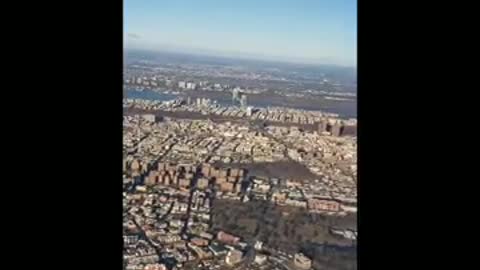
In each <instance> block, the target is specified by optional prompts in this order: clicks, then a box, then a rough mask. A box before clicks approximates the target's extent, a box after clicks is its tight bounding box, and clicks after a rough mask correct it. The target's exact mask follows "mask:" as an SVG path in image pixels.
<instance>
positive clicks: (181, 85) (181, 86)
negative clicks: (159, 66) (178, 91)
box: [178, 81, 186, 89]
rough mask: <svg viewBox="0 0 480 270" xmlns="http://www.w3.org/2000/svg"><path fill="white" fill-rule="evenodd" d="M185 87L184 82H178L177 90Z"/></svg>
mask: <svg viewBox="0 0 480 270" xmlns="http://www.w3.org/2000/svg"><path fill="white" fill-rule="evenodd" d="M185 87H186V83H185V82H184V81H179V82H178V88H182V89H183V88H185Z"/></svg>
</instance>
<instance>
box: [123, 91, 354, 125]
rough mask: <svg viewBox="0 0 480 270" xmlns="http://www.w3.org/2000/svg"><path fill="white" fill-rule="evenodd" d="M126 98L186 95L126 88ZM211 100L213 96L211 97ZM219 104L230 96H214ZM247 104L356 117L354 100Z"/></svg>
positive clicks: (164, 98) (228, 103) (162, 98)
mask: <svg viewBox="0 0 480 270" xmlns="http://www.w3.org/2000/svg"><path fill="white" fill-rule="evenodd" d="M125 95H126V98H138V99H147V100H159V101H168V100H172V99H176V98H179V97H185V98H186V97H187V96H186V95H185V94H179V95H174V94H167V93H161V92H154V91H151V90H144V91H141V92H140V91H136V90H133V89H126V91H125ZM204 97H205V98H209V97H208V96H207V95H205V96H204ZM195 100H196V97H192V102H195ZM212 100H213V98H212ZM215 100H216V101H217V103H218V104H219V105H223V106H231V105H232V100H231V98H230V96H227V95H225V96H219V97H218V98H215ZM248 105H251V106H254V107H260V108H266V107H268V106H278V107H280V106H284V107H290V108H295V109H305V110H321V111H325V112H329V113H336V114H338V115H339V116H340V117H342V118H356V117H357V106H356V105H357V104H356V101H353V102H352V101H349V102H344V101H329V102H328V105H324V106H319V105H315V106H313V105H311V104H310V105H309V106H306V105H305V106H302V105H301V104H298V103H295V104H292V105H288V104H285V102H277V101H273V102H271V101H269V100H265V99H259V100H256V99H254V98H251V99H249V100H248Z"/></svg>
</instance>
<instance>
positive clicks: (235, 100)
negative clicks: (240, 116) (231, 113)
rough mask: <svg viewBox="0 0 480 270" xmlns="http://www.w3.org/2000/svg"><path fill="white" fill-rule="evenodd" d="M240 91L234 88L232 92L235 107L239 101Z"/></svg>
mask: <svg viewBox="0 0 480 270" xmlns="http://www.w3.org/2000/svg"><path fill="white" fill-rule="evenodd" d="M238 94H239V89H238V88H234V89H233V91H232V104H233V105H235V102H237V100H238Z"/></svg>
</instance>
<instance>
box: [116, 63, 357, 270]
mask: <svg viewBox="0 0 480 270" xmlns="http://www.w3.org/2000/svg"><path fill="white" fill-rule="evenodd" d="M128 59H129V61H127V65H126V68H125V74H126V75H125V81H124V91H125V93H126V94H125V98H124V102H123V107H124V118H123V127H124V134H123V141H124V144H123V154H124V159H123V189H124V193H123V204H124V208H123V209H124V214H123V233H124V267H125V269H356V239H357V230H356V212H357V199H356V198H357V189H356V185H357V161H356V159H357V139H356V126H357V123H356V119H355V117H351V116H345V115H342V114H339V113H333V112H328V111H324V110H321V109H320V108H312V107H311V106H307V107H306V108H299V107H298V106H281V104H279V105H277V104H276V105H269V104H266V105H265V106H258V105H257V104H258V102H257V103H255V102H251V101H252V100H255V99H257V101H258V100H261V99H262V95H263V94H265V93H268V95H276V96H271V98H272V99H275V98H277V99H285V100H286V101H290V100H293V101H294V102H295V100H297V99H299V100H300V101H299V102H301V100H302V99H305V98H306V99H311V98H313V99H314V98H317V97H319V96H322V98H323V99H325V95H326V94H325V93H327V96H328V97H335V98H338V99H340V100H341V99H350V98H356V97H355V94H354V92H351V91H345V90H344V89H343V91H337V90H335V89H336V88H335V87H342V85H343V86H345V85H348V83H344V82H338V81H337V80H339V78H338V76H337V77H335V76H334V78H333V79H329V78H327V75H326V74H325V75H324V76H323V77H321V79H320V80H319V81H318V82H317V81H315V79H313V78H311V77H314V76H312V75H311V74H310V73H308V72H305V73H294V75H292V76H286V75H284V74H283V73H281V72H279V71H276V72H273V74H272V72H265V71H258V70H256V69H253V70H248V69H243V68H240V67H237V68H234V67H235V66H234V65H233V64H232V65H233V67H230V66H224V67H223V68H213V69H209V68H200V67H199V65H200V64H196V65H178V64H176V63H171V62H165V63H163V64H156V63H155V62H147V63H145V62H142V61H143V60H138V59H137V58H134V59H133V60H130V58H128ZM139 63H143V66H142V65H140V64H139ZM209 65H210V64H209ZM165 67H169V68H165ZM173 67H175V68H173ZM286 73H287V74H289V73H288V72H286ZM245 74H248V75H245ZM205 76H208V81H207V80H205V79H204V77H205ZM278 76H280V78H277V77H278ZM232 77H234V78H232ZM199 78H203V79H200V80H199ZM299 78H300V79H299ZM224 80H228V81H230V83H226V82H225V81H224ZM299 80H300V81H304V82H307V83H308V84H310V85H308V87H309V88H310V90H309V91H293V90H292V89H293V88H290V87H293V85H297V87H298V89H303V87H305V85H306V83H304V84H296V82H297V81H299ZM329 81H334V83H333V84H331V85H330V86H328V87H331V88H329V90H328V91H327V90H325V87H327V86H326V85H328V83H327V82H329ZM315 85H316V86H318V87H316V86H315ZM332 85H333V87H332ZM348 87H349V86H347V88H348ZM322 91H323V92H322ZM139 92H140V93H157V94H158V93H160V94H164V95H166V96H163V97H160V98H141V97H138V96H135V97H131V96H130V97H129V95H131V94H132V93H134V94H138V93H139ZM214 92H218V93H221V94H220V95H218V94H212V93H214ZM156 97H158V96H156ZM327 100H328V99H327ZM267 103H268V102H267ZM280 103H281V102H280ZM287 103H288V102H287ZM320 105H322V104H320ZM316 106H318V104H317V105H316Z"/></svg>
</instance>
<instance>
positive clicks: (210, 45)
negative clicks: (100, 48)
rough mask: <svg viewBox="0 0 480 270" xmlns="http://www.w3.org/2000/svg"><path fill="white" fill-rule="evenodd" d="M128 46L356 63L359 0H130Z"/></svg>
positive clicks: (126, 11)
mask: <svg viewBox="0 0 480 270" xmlns="http://www.w3.org/2000/svg"><path fill="white" fill-rule="evenodd" d="M124 18H125V20H124V31H125V32H124V46H125V48H127V49H144V50H151V51H173V52H180V53H190V54H200V55H212V56H213V55H215V56H221V57H233V58H240V59H241V58H244V59H245V58H247V59H258V60H267V61H278V62H292V63H304V64H330V65H339V66H350V67H356V61H357V60H356V45H357V44H356V43H357V42H356V35H357V31H356V27H357V24H356V19H357V17H356V1H355V0H318V1H308V0H276V1H273V0H264V1H254V0H246V1H220V0H204V1H193V0H177V1H169V0H166V1H160V2H157V1H148V0H135V1H134V0H126V1H125V4H124Z"/></svg>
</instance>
